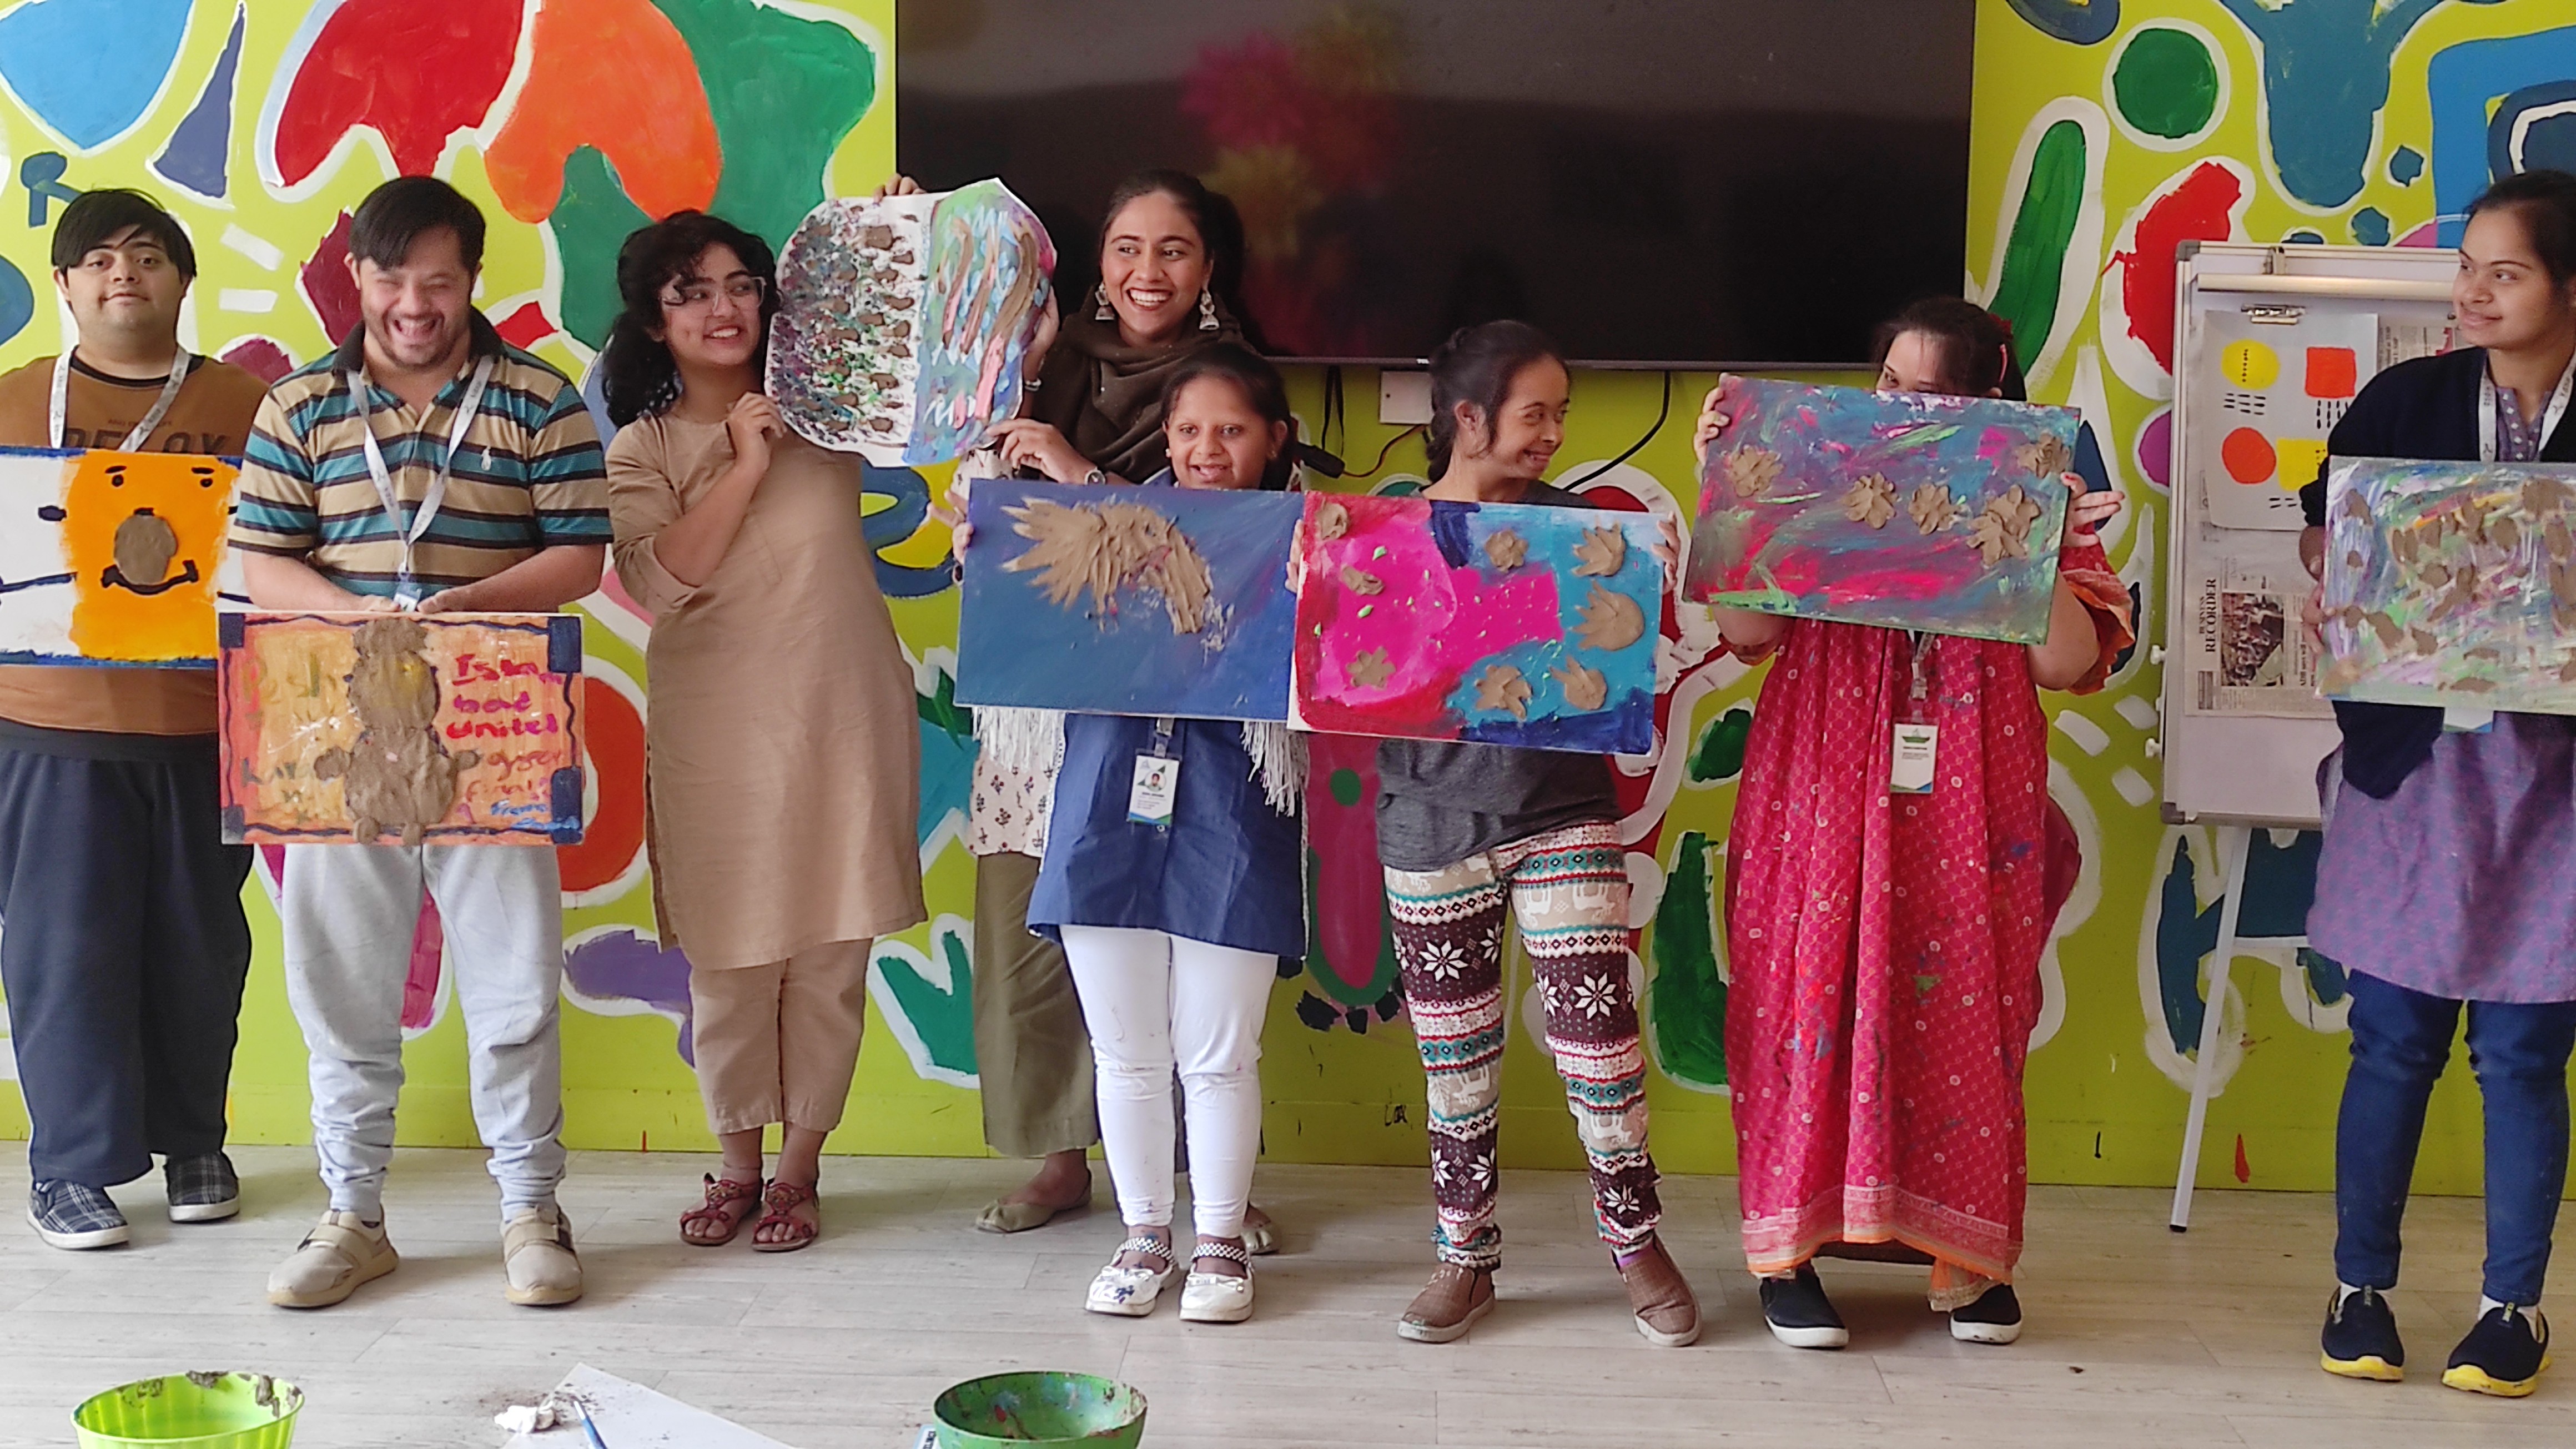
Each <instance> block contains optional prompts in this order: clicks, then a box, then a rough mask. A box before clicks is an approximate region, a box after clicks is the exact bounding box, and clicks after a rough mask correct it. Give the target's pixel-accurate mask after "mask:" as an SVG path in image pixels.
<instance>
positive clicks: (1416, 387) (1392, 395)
mask: <svg viewBox="0 0 2576 1449" xmlns="http://www.w3.org/2000/svg"><path fill="white" fill-rule="evenodd" d="M1377 420H1378V421H1379V422H1380V423H1383V424H1385V425H1386V426H1388V427H1396V428H1411V427H1419V426H1421V425H1422V424H1424V423H1427V422H1429V421H1431V374H1430V373H1427V372H1398V371H1396V370H1394V369H1392V368H1389V369H1387V370H1386V371H1383V372H1380V373H1379V374H1378V375H1377Z"/></svg>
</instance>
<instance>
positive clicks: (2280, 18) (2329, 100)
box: [2221, 0, 2523, 206]
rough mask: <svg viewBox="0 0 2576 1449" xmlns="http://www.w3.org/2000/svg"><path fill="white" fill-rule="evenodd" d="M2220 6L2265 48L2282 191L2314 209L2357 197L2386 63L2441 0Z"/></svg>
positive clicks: (2264, 0)
mask: <svg viewBox="0 0 2576 1449" xmlns="http://www.w3.org/2000/svg"><path fill="white" fill-rule="evenodd" d="M2221 3H2223V4H2225V5H2226V7H2227V9H2228V13H2230V14H2232V15H2234V16H2235V17H2236V19H2237V20H2238V22H2239V23H2241V24H2243V25H2244V27H2245V28H2246V29H2247V30H2248V31H2250V32H2252V34H2253V36H2254V39H2255V40H2256V41H2258V42H2260V43H2261V45H2262V48H2263V106H2264V114H2265V115H2266V116H2268V117H2269V118H2270V120H2271V126H2270V131H2271V139H2272V165H2273V168H2274V169H2275V170H2277V171H2278V172H2280V175H2281V186H2282V188H2283V189H2284V190H2286V191H2288V192H2289V193H2290V194H2291V195H2292V196H2295V197H2297V198H2298V199H2299V200H2301V201H2304V202H2306V203H2307V204H2308V205H2310V206H2341V205H2343V204H2344V203H2345V202H2347V201H2350V200H2352V199H2353V198H2354V197H2355V196H2358V195H2360V194H2361V186H2362V180H2363V176H2364V173H2365V172H2366V171H2367V170H2368V167H2369V162H2370V141H2371V132H2372V130H2373V122H2374V120H2375V119H2376V118H2377V116H2378V115H2379V112H2380V109H2381V108H2382V107H2384V106H2386V105H2387V104H2388V67H2389V59H2390V57H2391V56H2393V55H2395V54H2396V53H2397V47H2398V46H2399V45H2400V44H2402V43H2403V42H2404V41H2405V39H2406V36H2407V33H2408V32H2409V31H2411V30H2413V29H2414V28H2415V24H2416V22H2417V21H2420V20H2422V19H2423V18H2424V17H2425V16H2426V15H2428V14H2430V13H2432V11H2433V10H2434V8H2435V7H2437V6H2439V5H2440V4H2441V3H2442V0H2221ZM2472 3H2477V4H2492V3H2494V0H2472ZM2510 43H2512V44H2516V45H2519V44H2522V43H2523V42H2522V41H2520V40H2515V41H2513V42H2510Z"/></svg>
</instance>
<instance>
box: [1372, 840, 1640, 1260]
mask: <svg viewBox="0 0 2576 1449" xmlns="http://www.w3.org/2000/svg"><path fill="white" fill-rule="evenodd" d="M1386 895H1387V906H1388V909H1389V912H1390V913H1391V914H1392V915H1393V916H1394V918H1395V955H1396V960H1397V962H1398V963H1399V965H1400V966H1401V967H1402V970H1403V973H1404V994H1405V999H1406V1001H1407V1003H1408V1004H1409V1008H1410V1010H1411V1012H1412V1016H1413V1032H1414V1037H1415V1039H1416V1040H1417V1041H1418V1042H1419V1043H1420V1044H1421V1047H1422V1070H1423V1072H1424V1074H1425V1075H1426V1076H1427V1077H1428V1078H1429V1079H1430V1089H1431V1190H1432V1195H1433V1196H1434V1197H1435V1198H1436V1199H1437V1200H1438V1201H1439V1204H1440V1225H1439V1227H1438V1229H1437V1230H1436V1231H1435V1232H1434V1234H1433V1236H1432V1241H1433V1242H1434V1243H1436V1244H1437V1245H1438V1246H1439V1249H1440V1257H1441V1260H1442V1261H1443V1262H1449V1263H1458V1264H1463V1265H1465V1266H1467V1267H1471V1268H1492V1267H1494V1266H1495V1265H1496V1264H1498V1263H1500V1262H1501V1261H1502V1241H1503V1235H1502V1230H1501V1229H1499V1228H1497V1227H1495V1226H1494V1188H1495V1175H1494V1138H1495V1121H1496V1113H1495V1108H1496V1104H1497V1101H1498V1099H1499V1098H1500V1097H1501V1095H1502V1082H1503V1039H1504V1036H1505V1030H1506V1025H1507V1023H1506V1015H1507V1013H1506V1011H1505V1004H1506V993H1505V991H1504V989H1503V915H1504V910H1505V907H1506V906H1507V905H1508V906H1509V907H1510V909H1511V910H1513V911H1514V912H1516V913H1517V914H1518V915H1519V917H1520V923H1521V942H1522V944H1523V945H1524V946H1525V947H1526V948H1527V949H1528V951H1529V955H1530V962H1531V965H1532V967H1533V969H1534V971H1535V972H1536V975H1537V978H1538V982H1537V991H1538V994H1539V1000H1540V1002H1541V1003H1542V1004H1543V1005H1544V1006H1545V1007H1546V1009H1547V1045H1548V1050H1550V1051H1551V1052H1553V1053H1555V1055H1556V1069H1557V1073H1558V1075H1560V1076H1562V1077H1563V1078H1564V1079H1565V1100H1566V1105H1567V1106H1568V1107H1569V1108H1571V1109H1572V1110H1573V1113H1574V1123H1575V1131H1576V1132H1577V1134H1578V1135H1580V1136H1581V1137H1582V1139H1583V1150H1584V1152H1585V1153H1586V1154H1587V1155H1588V1156H1589V1157H1590V1159H1591V1162H1592V1200H1593V1208H1594V1211H1595V1214H1596V1216H1597V1217H1598V1219H1599V1222H1600V1228H1601V1238H1602V1241H1604V1242H1606V1243H1608V1244H1610V1245H1611V1247H1612V1248H1614V1249H1623V1248H1628V1247H1632V1246H1634V1245H1637V1244H1640V1243H1643V1242H1646V1241H1647V1240H1648V1239H1651V1238H1652V1237H1654V1235H1655V1223H1656V1221H1657V1219H1658V1218H1660V1217H1661V1216H1662V1213H1663V1208H1662V1204H1661V1203H1660V1202H1659V1201H1658V1200H1657V1198H1656V1196H1655V1163H1654V1159H1653V1158H1651V1157H1649V1156H1647V1155H1646V1062H1645V1055H1644V1053H1643V1052H1642V1051H1641V1050H1640V1048H1639V1046H1638V1042H1637V1003H1636V1000H1635V998H1634V996H1633V995H1632V994H1631V992H1630V990H1629V985H1628V957H1627V945H1628V873H1627V868H1626V862H1625V860H1624V859H1623V858H1622V854H1621V851H1620V848H1619V837H1618V831H1617V828H1616V827H1615V826H1613V825H1611V824H1610V823H1609V822H1607V821H1593V822H1586V823H1584V824H1580V825H1569V826H1566V827H1565V828H1563V829H1560V830H1551V831H1549V832H1547V833H1546V834H1544V835H1536V836H1532V837H1530V838H1529V839H1527V840H1516V841H1513V842H1511V843H1510V844H1508V845H1503V846H1498V847H1496V848H1494V849H1492V850H1489V851H1486V852H1484V853H1483V854H1481V855H1473V856H1469V857H1468V858H1467V859H1465V860H1462V861H1459V862H1458V863H1457V864H1455V865H1451V866H1446V867H1443V868H1442V869H1439V870H1431V871H1410V870H1394V869H1389V870H1388V871H1387V873H1386Z"/></svg>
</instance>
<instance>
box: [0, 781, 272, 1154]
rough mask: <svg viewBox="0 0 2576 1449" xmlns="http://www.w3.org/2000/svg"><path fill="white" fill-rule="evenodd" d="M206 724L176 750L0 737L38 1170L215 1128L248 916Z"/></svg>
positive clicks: (9, 966)
mask: <svg viewBox="0 0 2576 1449" xmlns="http://www.w3.org/2000/svg"><path fill="white" fill-rule="evenodd" d="M250 860H251V853H250V849H249V848H248V847H247V846H228V845H225V844H224V843H223V836H222V823H221V820H220V818H219V815H218V810H217V805H216V793H215V757H214V745H213V742H212V741H211V740H209V741H207V742H206V745H205V752H204V757H203V758H202V759H201V760H200V759H192V760H189V761H187V762H185V763H156V762H146V761H136V760H106V759H81V758H69V757H64V756H56V755H48V754H40V753H37V752H34V751H32V750H26V749H14V748H7V747H0V986H5V987H6V989H7V991H8V997H9V1031H10V1037H11V1043H12V1045H13V1046H14V1047H15V1049H16V1052H17V1058H18V1086H19V1089H20V1091H21V1092H22V1093H23V1094H24V1095H25V1098H26V1102H27V1116H28V1118H29V1119H30V1121H31V1122H32V1123H33V1127H34V1130H33V1133H32V1136H31V1140H30V1141H29V1143H28V1152H27V1157H28V1167H29V1170H30V1171H31V1172H32V1174H33V1175H34V1176H35V1177H36V1178H37V1179H38V1180H40V1181H43V1180H49V1179H58V1180H64V1181H70V1182H83V1183H88V1184H90V1185H91V1186H93V1187H113V1186H115V1185H116V1184H118V1183H123V1182H131V1181H133V1180H134V1179H136V1178H138V1177H141V1176H142V1175H143V1174H145V1173H146V1172H149V1171H151V1170H152V1157H153V1154H155V1153H159V1154H161V1155H163V1156H168V1157H196V1156H202V1155H204V1154H206V1153H210V1152H216V1151H220V1150H221V1149H222V1148H223V1145H224V1094H225V1091H226V1089H227V1086H228V1084H229V1082H230V1079H231V1076H232V1063H233V1043H234V1040H235V1036H236V1032H237V1024H236V1019H237V1018H238V1017H239V1016H240V1014H241V1001H242V982H243V980H244V978H245V977H247V976H248V975H249V972H250V925H249V923H248V922H247V921H246V920H244V919H243V917H242V904H241V893H242V882H243V881H244V880H245V879H246V878H247V877H248V875H249V872H250Z"/></svg>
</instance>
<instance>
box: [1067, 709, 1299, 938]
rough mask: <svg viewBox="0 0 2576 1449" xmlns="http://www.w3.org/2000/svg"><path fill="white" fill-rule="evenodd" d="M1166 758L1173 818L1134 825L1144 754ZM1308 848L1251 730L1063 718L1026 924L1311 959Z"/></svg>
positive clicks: (1215, 723) (1219, 723)
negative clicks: (1163, 934) (1250, 743)
mask: <svg viewBox="0 0 2576 1449" xmlns="http://www.w3.org/2000/svg"><path fill="white" fill-rule="evenodd" d="M1166 725H1168V727H1169V730H1170V733H1169V734H1168V735H1165V734H1162V733H1161V729H1162V728H1163V727H1164V726H1166ZM1158 751H1159V752H1160V753H1162V754H1166V755H1169V756H1171V757H1172V758H1174V759H1177V760H1179V761H1180V762H1181V776H1180V780H1179V782H1178V789H1177V791H1176V792H1175V795H1174V799H1173V802H1172V823H1171V824H1169V825H1142V824H1138V823H1137V822H1135V821H1133V820H1130V819H1128V818H1127V804H1128V796H1129V790H1130V787H1131V786H1132V785H1133V783H1134V779H1135V770H1136V757H1137V756H1138V755H1140V754H1153V753H1156V752H1158ZM1302 853H1303V843H1302V841H1301V839H1300V837H1299V834H1298V829H1297V817H1295V816H1294V815H1282V814H1280V813H1279V812H1278V811H1276V810H1273V809H1271V808H1270V801H1269V800H1268V799H1267V798H1266V797H1265V796H1264V795H1263V793H1262V788H1261V778H1260V773H1259V771H1257V770H1256V769H1254V767H1253V764H1252V756H1251V755H1250V754H1249V753H1247V752H1246V751H1245V750H1244V748H1243V727H1242V726H1241V725H1239V724H1235V723H1232V722H1230V721H1226V720H1197V719H1185V720H1174V721H1158V720H1150V719H1136V718H1130V717H1127V716H1123V715H1106V714H1076V715H1067V716H1066V717H1065V721H1064V769H1063V772H1062V773H1061V774H1059V775H1057V777H1056V786H1055V815H1054V818H1053V819H1052V820H1051V821H1050V822H1049V824H1048V826H1047V843H1046V859H1045V862H1044V863H1043V864H1042V865H1041V866H1040V867H1039V868H1038V883H1037V889H1036V890H1035V892H1033V893H1032V894H1031V895H1030V897H1029V929H1031V930H1033V931H1036V932H1037V933H1038V934H1040V935H1042V936H1046V937H1049V938H1051V939H1055V940H1062V939H1063V932H1062V930H1061V928H1062V927H1065V926H1127V927H1132V928H1135V929H1138V930H1147V931H1168V932H1170V933H1171V934H1173V935H1175V936H1182V937H1186V938H1188V939H1189V940H1193V941H1205V942H1207V943H1209V944H1210V945H1216V946H1232V947H1234V948H1235V949H1237V950H1241V951H1258V952H1261V953H1262V954H1264V955H1270V956H1281V957H1295V956H1303V955H1305V954H1306V891H1305V872H1304V870H1303V869H1302V866H1303V864H1304V862H1303V860H1302V859H1301V856H1302Z"/></svg>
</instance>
